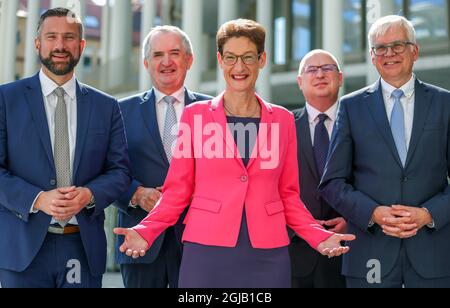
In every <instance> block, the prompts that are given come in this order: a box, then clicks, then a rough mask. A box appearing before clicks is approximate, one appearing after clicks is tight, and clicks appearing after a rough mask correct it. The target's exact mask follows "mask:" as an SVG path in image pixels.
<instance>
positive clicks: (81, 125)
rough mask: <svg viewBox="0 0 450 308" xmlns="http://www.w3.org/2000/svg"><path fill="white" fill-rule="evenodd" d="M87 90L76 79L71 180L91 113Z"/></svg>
mask: <svg viewBox="0 0 450 308" xmlns="http://www.w3.org/2000/svg"><path fill="white" fill-rule="evenodd" d="M88 93H89V92H88V90H87V89H86V87H84V86H83V85H82V84H80V83H78V81H77V141H76V146H75V157H74V163H73V172H72V174H73V177H74V178H73V180H75V175H76V174H77V170H78V166H79V165H80V161H81V153H83V148H84V141H85V140H86V135H87V132H88V128H89V119H90V115H91V108H92V105H91V104H90V97H89V95H88ZM73 183H75V182H73Z"/></svg>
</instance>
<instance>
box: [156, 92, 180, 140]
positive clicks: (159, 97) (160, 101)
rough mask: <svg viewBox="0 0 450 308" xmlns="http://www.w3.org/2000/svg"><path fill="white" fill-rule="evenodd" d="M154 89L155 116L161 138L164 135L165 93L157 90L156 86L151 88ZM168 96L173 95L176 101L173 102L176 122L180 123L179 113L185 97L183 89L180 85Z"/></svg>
mask: <svg viewBox="0 0 450 308" xmlns="http://www.w3.org/2000/svg"><path fill="white" fill-rule="evenodd" d="M153 89H154V91H155V102H156V118H157V120H158V127H159V133H160V135H161V138H162V137H163V135H164V121H165V120H166V110H167V103H166V102H165V101H164V97H166V96H167V95H166V94H164V93H162V92H160V91H158V90H157V89H156V88H153ZM170 96H172V97H174V98H175V99H176V100H177V101H176V103H175V104H174V107H175V113H176V114H177V122H178V123H180V119H181V115H182V113H183V110H184V105H185V102H184V98H185V89H184V87H182V88H181V89H179V90H178V91H176V92H174V93H172V94H171V95H170Z"/></svg>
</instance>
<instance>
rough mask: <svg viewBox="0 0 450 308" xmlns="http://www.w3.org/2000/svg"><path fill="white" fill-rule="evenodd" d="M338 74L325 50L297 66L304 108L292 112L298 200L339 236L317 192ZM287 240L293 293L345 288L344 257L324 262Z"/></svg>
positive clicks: (341, 224) (339, 223) (339, 222)
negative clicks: (297, 173) (303, 289)
mask: <svg viewBox="0 0 450 308" xmlns="http://www.w3.org/2000/svg"><path fill="white" fill-rule="evenodd" d="M342 78H343V76H342V72H341V70H340V68H339V65H338V61H337V60H336V58H335V57H334V56H333V55H332V54H330V53H329V52H327V51H325V50H313V51H311V52H309V53H308V54H306V55H305V57H304V58H303V59H302V61H301V62H300V68H299V74H298V77H297V80H298V85H299V88H300V90H301V91H302V93H303V96H304V97H305V100H306V106H305V107H304V108H301V109H297V110H294V115H295V124H296V129H297V146H298V151H297V155H298V165H299V175H300V176H299V181H300V197H301V199H302V200H303V202H304V203H305V206H306V207H307V208H308V210H309V211H310V212H311V214H312V215H313V216H314V218H315V219H316V220H317V222H318V223H319V224H320V225H322V226H324V227H325V228H327V229H329V230H330V231H333V232H337V233H345V232H346V227H347V224H346V222H345V220H344V219H343V218H342V217H341V215H340V214H338V213H337V212H336V211H335V210H334V209H333V208H332V207H331V206H330V205H329V204H328V203H327V202H326V201H325V200H323V199H322V198H321V197H320V196H319V193H318V191H317V187H318V186H319V182H320V178H321V177H322V174H323V168H324V166H325V161H326V155H327V153H328V146H329V142H330V136H331V133H332V130H333V125H334V122H335V120H336V113H337V109H338V103H337V99H338V94H339V89H340V87H341V86H342ZM290 234H291V244H290V245H289V254H290V256H291V270H292V287H294V288H344V287H345V279H344V277H343V276H342V275H341V264H342V257H336V258H331V259H329V258H327V257H325V256H322V255H321V254H320V253H318V252H317V251H316V250H314V249H312V248H311V247H310V246H309V245H308V244H307V243H306V242H305V241H304V240H302V239H301V238H300V237H299V236H297V235H295V234H294V233H290Z"/></svg>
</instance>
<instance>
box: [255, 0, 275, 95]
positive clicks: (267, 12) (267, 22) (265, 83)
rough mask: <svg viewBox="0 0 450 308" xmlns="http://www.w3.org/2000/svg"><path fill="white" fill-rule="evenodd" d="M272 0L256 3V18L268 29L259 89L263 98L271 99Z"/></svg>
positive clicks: (258, 0) (258, 84) (261, 0)
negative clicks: (265, 56) (264, 64)
mask: <svg viewBox="0 0 450 308" xmlns="http://www.w3.org/2000/svg"><path fill="white" fill-rule="evenodd" d="M272 3H273V1H272V0H257V3H256V19H257V21H258V22H259V23H260V24H261V25H262V26H263V27H264V28H265V29H266V46H265V49H266V53H267V61H266V66H265V68H264V69H263V70H261V71H260V73H259V78H258V83H257V85H256V88H257V91H258V93H259V95H261V97H262V98H264V99H265V100H267V101H270V100H271V98H272V84H271V75H272V40H273V32H272V29H273V16H272V11H273V10H272Z"/></svg>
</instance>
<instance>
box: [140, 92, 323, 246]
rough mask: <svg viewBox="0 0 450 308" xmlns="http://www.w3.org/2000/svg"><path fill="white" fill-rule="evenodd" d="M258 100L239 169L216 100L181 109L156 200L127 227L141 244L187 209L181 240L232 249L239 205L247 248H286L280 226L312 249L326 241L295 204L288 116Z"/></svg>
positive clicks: (297, 202)
mask: <svg viewBox="0 0 450 308" xmlns="http://www.w3.org/2000/svg"><path fill="white" fill-rule="evenodd" d="M258 100H259V102H260V104H261V123H260V126H259V133H258V139H257V144H256V145H255V147H254V149H253V154H252V155H251V158H250V160H249V162H248V165H247V167H245V166H244V164H243V162H242V159H241V158H240V155H239V154H238V150H237V148H236V144H235V142H234V139H233V136H232V135H231V132H230V130H229V129H228V124H227V119H226V116H225V112H224V108H223V95H220V96H218V97H216V98H215V99H213V100H212V101H207V102H200V103H195V104H192V105H190V106H188V107H187V108H186V109H185V112H184V114H183V117H182V120H181V125H180V136H179V138H178V142H177V147H176V152H175V156H174V158H173V160H172V164H171V165H170V169H169V173H168V176H167V179H166V182H165V183H164V189H163V195H162V198H161V199H160V201H159V203H158V205H157V206H156V207H155V208H154V209H153V211H152V212H150V214H149V215H148V216H147V217H146V218H145V219H144V220H143V221H142V222H141V223H140V224H139V225H138V226H136V227H135V228H134V229H135V230H136V231H137V232H138V233H139V234H141V236H143V237H144V238H145V239H146V240H147V242H148V243H149V245H151V244H152V243H153V242H154V240H155V239H156V237H157V236H158V235H159V234H160V233H161V232H162V231H163V230H164V229H166V228H167V227H169V226H171V225H173V224H175V222H176V221H177V219H178V217H179V216H180V214H181V213H182V212H183V210H184V209H185V208H186V206H187V205H188V204H189V203H190V207H189V211H188V213H187V215H186V218H185V220H184V223H185V224H186V228H185V230H184V233H183V241H188V242H194V243H200V244H203V245H212V246H223V247H235V246H236V243H237V239H238V234H239V228H240V224H241V218H242V213H243V210H244V209H243V207H244V204H245V214H246V218H247V224H248V232H249V237H250V241H251V243H252V246H253V247H254V248H263V249H269V248H277V247H283V246H287V245H288V244H289V237H288V234H287V231H286V224H288V225H289V226H290V227H291V228H292V229H293V230H295V231H296V232H297V233H299V234H300V235H301V236H302V237H303V238H305V239H306V240H307V241H308V243H309V244H310V245H311V246H312V247H317V245H318V244H319V243H320V242H322V241H323V240H325V239H327V238H328V237H330V235H331V233H330V232H328V231H326V230H324V229H323V228H322V227H321V226H319V225H318V224H317V223H316V222H315V220H314V219H313V217H312V216H311V214H310V213H309V212H308V211H307V210H306V208H305V207H304V205H303V204H302V202H301V200H300V198H299V185H298V167H297V146H296V136H295V124H294V118H293V116H292V114H291V113H290V112H289V111H287V110H286V109H284V108H282V107H279V106H276V105H272V104H269V103H267V102H264V101H263V100H262V99H261V98H260V97H258ZM202 132H203V133H204V134H205V135H206V137H205V136H202ZM268 149H269V150H270V149H272V151H273V152H272V153H271V154H272V155H268V153H267V152H268ZM208 150H209V151H208Z"/></svg>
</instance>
